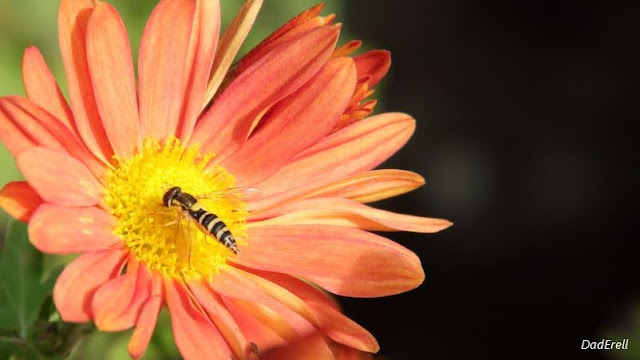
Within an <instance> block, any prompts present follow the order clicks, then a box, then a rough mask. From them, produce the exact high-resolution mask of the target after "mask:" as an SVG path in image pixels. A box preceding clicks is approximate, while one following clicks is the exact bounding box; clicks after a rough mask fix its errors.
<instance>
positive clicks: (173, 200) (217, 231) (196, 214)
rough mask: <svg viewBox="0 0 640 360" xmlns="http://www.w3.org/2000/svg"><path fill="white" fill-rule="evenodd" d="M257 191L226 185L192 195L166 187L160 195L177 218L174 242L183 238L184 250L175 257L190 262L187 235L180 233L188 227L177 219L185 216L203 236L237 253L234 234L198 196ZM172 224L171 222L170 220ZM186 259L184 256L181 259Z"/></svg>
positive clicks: (245, 194)
mask: <svg viewBox="0 0 640 360" xmlns="http://www.w3.org/2000/svg"><path fill="white" fill-rule="evenodd" d="M257 192H258V189H256V188H251V187H239V188H228V189H224V190H221V191H217V192H212V193H208V194H203V195H198V196H194V195H191V194H189V193H186V192H184V191H182V188H180V187H179V186H172V187H170V188H169V189H168V190H167V191H166V192H165V193H164V196H163V197H162V203H163V205H164V206H166V207H168V208H170V209H171V208H173V209H177V210H178V212H179V214H178V220H177V221H176V222H175V225H176V230H177V231H178V233H177V234H176V236H177V238H176V241H178V240H180V241H184V243H183V244H182V247H184V249H185V250H182V251H179V253H178V260H179V261H188V263H189V265H190V262H191V241H192V238H191V235H190V234H183V233H180V231H182V230H188V229H189V226H188V225H187V224H182V225H181V224H180V223H179V221H180V220H181V218H188V219H189V220H190V221H192V222H193V223H194V224H195V225H196V227H197V228H198V229H199V230H200V231H201V232H202V233H203V234H204V235H205V236H210V237H213V238H214V239H216V240H218V241H219V242H220V243H221V244H222V245H224V246H225V247H226V248H228V249H229V250H231V251H232V252H233V253H234V254H240V249H238V244H237V242H236V239H235V237H234V236H233V234H232V233H231V231H230V230H229V228H228V227H227V224H225V223H224V222H223V221H222V219H220V217H218V215H216V214H214V213H213V212H210V211H208V210H206V209H205V208H204V207H203V205H202V204H201V202H200V201H198V199H210V200H213V199H216V198H225V197H237V198H239V197H247V196H250V195H253V194H255V193H257ZM172 223H173V222H172ZM185 258H186V259H185Z"/></svg>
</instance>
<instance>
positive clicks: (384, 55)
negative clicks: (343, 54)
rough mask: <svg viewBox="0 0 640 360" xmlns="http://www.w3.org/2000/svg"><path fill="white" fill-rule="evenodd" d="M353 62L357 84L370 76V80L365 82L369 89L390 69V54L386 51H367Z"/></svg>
mask: <svg viewBox="0 0 640 360" xmlns="http://www.w3.org/2000/svg"><path fill="white" fill-rule="evenodd" d="M353 60H354V61H355V62H356V68H357V69H358V82H360V81H361V80H363V79H365V78H366V77H369V76H370V77H371V79H370V80H368V81H367V82H368V84H369V87H373V86H374V85H376V84H377V83H378V82H379V81H380V80H381V79H382V78H383V77H384V76H385V75H386V74H387V72H388V71H389V68H390V67H391V53H390V52H388V51H386V50H372V51H367V52H366V53H364V54H362V55H358V56H355V57H354V58H353Z"/></svg>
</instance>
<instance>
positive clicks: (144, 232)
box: [0, 0, 450, 360]
mask: <svg viewBox="0 0 640 360" xmlns="http://www.w3.org/2000/svg"><path fill="white" fill-rule="evenodd" d="M260 5H261V1H258V0H256V1H252V0H249V1H247V3H246V4H245V6H244V7H243V8H242V9H241V10H240V12H239V13H238V15H237V17H236V19H235V20H234V21H233V22H232V24H231V25H230V26H229V28H228V29H227V30H226V32H225V34H224V35H223V36H222V37H221V38H220V41H218V32H219V26H220V18H219V15H220V9H219V3H218V1H217V0H162V1H160V3H159V4H158V6H157V7H156V9H155V10H154V12H153V13H152V15H151V17H150V19H149V21H148V23H147V25H146V28H145V31H144V34H143V36H142V40H141V45H140V47H141V48H140V54H139V60H138V78H137V81H136V77H135V75H134V69H133V60H132V55H131V50H130V48H129V40H128V37H127V32H126V30H125V27H124V25H123V23H122V20H121V19H120V16H119V15H118V13H117V12H116V10H115V9H114V8H113V7H112V6H111V5H109V4H107V3H104V2H96V1H92V0H62V3H61V5H60V12H59V21H58V23H59V40H60V48H61V51H62V56H63V60H64V66H65V70H66V75H67V82H68V88H69V100H70V101H69V103H67V102H66V100H65V98H64V97H63V95H62V94H61V92H60V90H59V88H58V86H57V84H56V81H55V79H54V78H53V76H52V75H51V73H50V71H49V69H48V67H47V65H46V64H45V62H44V60H43V58H42V56H41V55H40V53H39V52H38V50H37V49H36V48H29V49H27V50H26V52H25V55H24V61H23V69H22V70H23V76H24V85H25V89H26V93H27V98H23V97H4V98H1V99H0V137H1V140H2V141H3V142H4V143H5V145H6V146H7V148H8V149H9V150H10V151H11V153H12V154H13V155H14V156H15V157H16V159H17V164H18V167H19V169H20V170H21V172H22V173H23V175H24V177H25V179H26V181H24V182H14V183H10V184H8V185H7V186H6V187H5V188H4V189H2V191H1V193H0V204H1V205H2V207H3V208H4V209H5V210H6V211H8V212H9V213H10V214H11V215H12V216H14V217H15V218H18V219H20V220H23V221H27V222H29V235H30V239H31V241H32V243H33V244H34V245H35V246H36V247H37V248H38V249H40V250H42V251H43V252H47V253H51V254H68V253H81V255H80V256H79V257H78V258H76V259H75V260H74V261H73V262H72V263H71V264H69V265H68V266H67V268H66V269H65V270H64V272H63V273H62V274H61V275H60V277H59V279H58V281H57V284H56V287H55V289H54V300H55V304H56V306H57V308H58V310H59V313H60V316H61V317H62V319H64V320H65V321H70V322H86V321H91V320H93V321H94V322H95V324H96V326H97V327H98V328H99V329H100V330H103V331H119V330H123V329H127V328H132V327H135V330H134V332H133V335H132V338H131V341H130V343H129V352H130V354H131V356H132V357H134V358H139V357H140V356H142V354H143V353H144V351H145V349H146V347H147V344H148V342H149V339H150V337H151V334H152V332H153V329H154V327H155V323H156V319H157V316H158V313H159V311H160V309H161V308H162V307H163V306H164V305H166V306H167V307H168V309H169V312H170V314H171V320H172V326H173V332H174V337H175V341H176V344H177V346H178V349H179V350H180V352H181V354H182V355H183V356H184V357H185V358H186V359H204V358H206V359H225V360H226V359H230V358H238V359H244V358H248V357H251V356H253V355H252V354H254V352H255V351H254V350H255V348H256V345H257V348H258V349H267V348H269V347H271V346H275V345H279V344H283V343H286V342H289V341H292V340H294V339H297V338H299V337H300V336H303V335H305V334H307V333H309V332H311V331H317V330H320V331H322V333H323V334H325V336H327V337H328V338H330V339H332V341H335V342H337V343H341V344H345V345H347V346H349V347H352V348H356V349H360V350H364V351H369V352H375V351H377V350H378V344H377V343H376V341H375V339H374V338H373V337H372V336H371V335H370V334H369V333H368V332H367V331H366V330H364V329H363V328H361V327H360V326H359V325H357V324H356V323H354V322H353V321H351V320H349V319H348V318H347V317H345V316H344V315H342V314H341V313H340V311H339V310H338V309H337V307H336V305H335V304H334V303H333V301H332V300H331V298H330V297H328V296H327V295H326V294H325V293H324V292H322V291H321V290H319V288H318V287H320V288H323V289H326V290H328V291H329V292H331V293H334V294H339V295H344V296H354V297H376V296H386V295H392V294H397V293H400V292H404V291H407V290H410V289H412V288H415V287H416V286H418V285H419V284H420V283H421V282H422V281H423V279H424V273H423V270H422V267H421V264H420V261H419V259H418V257H417V256H416V255H415V254H413V253H412V252H411V251H409V250H407V249H406V248H404V247H402V246H400V245H398V244H396V243H394V242H392V241H390V240H388V239H386V238H384V237H382V236H379V235H375V234H372V233H370V232H368V231H367V230H374V231H388V230H403V231H414V232H435V231H439V230H441V229H444V228H446V227H447V226H449V225H450V223H449V222H448V221H446V220H440V219H431V218H422V217H417V216H409V215H401V214H395V213H391V212H387V211H383V210H378V209H375V208H372V207H369V206H367V205H364V204H363V203H367V202H372V201H376V200H380V199H384V198H387V197H391V196H394V195H398V194H401V193H405V192H407V191H410V190H412V189H415V188H417V187H419V186H420V185H422V184H423V183H424V181H423V179H422V178H421V177H420V176H419V175H417V174H414V173H412V172H408V171H400V170H371V169H373V168H375V167H376V166H377V165H378V164H380V163H381V162H382V161H384V160H385V159H387V158H388V157H389V156H391V155H392V154H393V153H395V152H396V151H397V150H398V149H399V148H400V147H402V146H403V144H404V143H405V142H406V141H407V140H408V139H409V137H410V136H411V134H412V132H413V130H414V126H415V122H414V120H413V119H412V118H411V117H410V116H408V115H405V114H400V113H387V114H382V115H377V116H372V117H367V116H368V114H369V113H370V112H371V110H372V109H373V107H374V105H375V101H371V100H369V101H367V100H366V99H367V98H368V97H369V96H370V95H371V88H372V87H373V86H374V85H375V84H376V83H377V82H378V81H379V80H380V78H381V77H382V76H384V74H385V73H386V71H387V69H388V67H389V64H390V58H389V54H388V53H387V52H384V51H371V52H368V53H364V54H362V55H359V56H355V57H352V56H351V53H352V52H353V51H354V50H355V49H356V48H357V47H358V46H359V43H358V42H350V43H347V44H346V45H344V46H342V47H340V48H336V46H335V44H336V41H337V38H338V34H339V31H340V28H339V26H338V25H333V24H332V21H333V16H327V17H322V16H319V15H318V14H319V11H320V7H315V8H312V9H310V10H308V11H306V12H304V13H302V14H300V15H299V16H297V17H296V18H295V19H293V20H292V21H290V22H289V23H287V24H286V25H285V26H283V27H282V28H281V29H279V30H278V31H277V32H276V33H274V34H273V35H272V36H270V37H269V38H267V39H266V40H265V41H264V42H263V43H262V44H261V45H259V46H258V47H256V48H255V49H254V50H253V51H251V52H250V53H249V54H247V55H246V56H245V57H244V58H243V59H242V60H240V61H239V62H238V63H237V64H236V65H235V66H234V67H231V63H232V60H233V58H234V57H235V55H236V52H237V50H238V48H239V46H240V43H241V42H242V41H243V39H244V38H245V36H246V34H247V32H248V31H249V29H250V28H251V26H252V23H253V20H254V19H255V17H256V14H257V12H258V9H259V7H260ZM212 99H213V100H212ZM167 186H180V187H181V188H182V189H183V191H185V192H187V193H189V194H193V195H194V196H196V197H197V194H204V193H212V192H214V193H215V192H218V193H220V192H222V191H224V190H225V189H228V188H237V187H251V188H255V189H258V190H259V194H258V196H257V197H241V196H239V194H236V193H234V192H230V194H231V195H229V196H224V197H222V196H221V197H218V198H217V199H216V198H202V199H201V203H202V206H204V207H205V208H206V209H207V210H208V211H210V212H212V213H214V214H216V215H217V216H218V217H219V218H220V219H222V220H223V221H224V223H226V224H227V225H228V227H229V231H230V232H231V233H232V234H233V235H234V236H235V238H236V239H237V241H238V246H239V249H240V254H235V253H234V252H232V251H230V250H229V249H228V248H226V247H225V246H223V245H222V244H220V243H219V242H217V241H215V239H213V240H212V238H211V237H210V236H205V235H204V232H203V231H201V228H199V227H198V226H196V224H195V222H194V221H190V220H189V219H187V221H186V222H185V221H182V222H178V223H177V224H178V225H170V224H172V223H173V224H176V221H177V220H178V219H179V216H178V215H179V213H180V211H179V210H178V211H177V212H176V211H174V210H175V209H172V208H170V207H167V206H165V205H164V204H163V202H162V199H163V195H164V193H165V192H166V191H167ZM187 229H189V231H188V232H187V234H188V235H187V236H185V235H180V234H184V232H183V231H184V230H187ZM185 253H186V254H188V261H185V260H184V259H185V256H184V254H185ZM311 284H316V285H317V286H318V287H316V286H315V285H311Z"/></svg>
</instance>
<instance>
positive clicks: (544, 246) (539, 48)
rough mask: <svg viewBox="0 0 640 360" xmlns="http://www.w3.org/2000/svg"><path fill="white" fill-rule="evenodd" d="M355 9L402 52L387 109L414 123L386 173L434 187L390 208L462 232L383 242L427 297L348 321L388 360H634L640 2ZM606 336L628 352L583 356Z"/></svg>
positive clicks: (461, 1) (450, 1)
mask: <svg viewBox="0 0 640 360" xmlns="http://www.w3.org/2000/svg"><path fill="white" fill-rule="evenodd" d="M347 4H348V5H347V6H348V10H349V11H348V14H347V15H346V16H341V17H340V18H339V20H344V21H345V23H347V24H348V25H349V30H350V31H351V33H353V34H358V36H360V37H361V38H362V39H363V40H365V41H367V40H369V39H375V43H373V44H371V42H368V43H369V44H371V45H372V46H374V47H380V48H385V49H388V50H390V51H391V52H392V56H393V63H392V68H391V72H390V73H389V75H388V77H387V79H386V80H385V82H384V83H383V90H382V93H383V95H382V96H381V97H383V98H384V104H382V105H383V107H382V108H379V110H385V111H403V112H407V113H409V114H411V115H413V116H414V117H415V118H416V119H417V124H418V125H417V131H416V134H415V135H414V137H413V138H412V139H411V140H410V142H409V144H408V145H407V146H406V147H405V148H403V149H402V150H401V151H400V152H399V153H398V154H397V155H395V156H394V157H393V158H392V159H391V160H389V161H388V162H387V163H385V164H384V166H383V167H387V168H401V169H410V170H414V171H416V172H419V173H421V174H422V175H423V176H425V178H426V179H427V186H426V187H424V188H421V189H419V190H418V191H416V192H413V193H411V194H410V195H405V196H402V197H400V198H397V199H394V200H390V201H385V203H384V204H382V205H383V207H386V208H392V209H394V210H396V211H400V212H406V213H412V214H419V215H424V216H433V217H443V218H447V219H450V220H452V221H453V222H454V223H455V225H454V226H453V227H452V228H449V229H447V230H445V231H443V232H442V233H439V234H435V235H431V234H427V235H419V234H402V233H396V234H387V235H388V236H389V237H391V238H393V239H394V240H397V241H399V242H401V243H402V244H404V245H405V246H407V247H408V248H410V249H412V250H414V251H415V252H416V253H417V254H418V255H419V256H420V258H421V259H422V262H423V265H424V267H425V270H426V272H427V279H426V282H425V284H423V285H422V286H421V287H420V288H418V289H417V290H414V291H412V292H409V293H406V294H402V295H399V296H394V297H390V298H383V299H376V300H370V299H342V301H343V303H344V304H345V305H344V306H345V311H346V313H347V314H348V315H350V316H351V317H352V318H354V319H356V320H357V321H358V322H360V323H361V324H363V325H364V326H365V327H366V328H367V329H369V330H370V331H371V332H372V333H373V334H375V335H376V337H377V338H378V340H379V341H380V343H381V344H382V350H381V355H383V356H384V357H385V358H388V359H391V360H405V359H408V360H411V359H497V358H505V359H506V358H508V359H550V358H554V359H555V358H564V359H566V358H577V359H594V358H603V359H627V358H632V355H631V354H632V353H636V354H638V352H639V351H640V325H639V324H640V321H637V319H640V316H639V315H640V306H639V305H638V304H640V279H639V278H638V262H637V259H638V253H639V248H640V246H639V244H638V238H639V237H638V230H637V226H638V225H637V224H638V221H637V219H636V217H635V216H634V214H632V212H633V211H634V210H637V204H638V185H639V184H640V182H639V181H638V180H639V179H638V175H637V174H636V173H637V171H635V170H636V168H637V167H638V164H639V163H640V162H639V160H640V159H639V152H638V148H637V146H635V140H636V139H637V138H638V130H639V125H638V120H639V117H638V115H639V113H640V111H639V105H638V104H639V100H640V92H639V91H638V90H637V89H638V84H639V83H640V76H639V72H638V67H639V66H640V56H639V51H638V50H639V46H640V2H629V3H626V4H625V3H622V2H618V1H506V0H504V1H493V2H481V1H469V0H438V1H434V0H426V1H406V0H405V1H371V0H366V1H365V0H350V1H348V2H347ZM372 314H375V315H372ZM603 337H609V338H613V339H617V338H624V337H630V338H631V340H630V348H631V350H629V351H627V352H621V351H618V352H616V351H606V352H599V351H589V350H579V349H580V345H581V342H582V340H583V339H590V340H600V339H602V338H603ZM634 337H635V339H636V340H635V342H634ZM634 356H636V355H634Z"/></svg>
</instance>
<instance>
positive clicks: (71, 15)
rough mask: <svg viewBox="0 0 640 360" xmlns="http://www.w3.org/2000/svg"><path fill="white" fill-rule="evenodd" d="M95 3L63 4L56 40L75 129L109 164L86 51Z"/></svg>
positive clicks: (77, 0) (87, 0)
mask: <svg viewBox="0 0 640 360" xmlns="http://www.w3.org/2000/svg"><path fill="white" fill-rule="evenodd" d="M94 3H95V1H93V0H62V2H61V3H60V10H59V12H58V39H59V41H60V51H61V53H62V60H63V62H64V68H65V72H66V74H67V85H68V87H69V98H70V100H71V110H72V111H73V117H74V121H75V125H76V128H77V129H78V132H79V133H80V136H81V137H82V140H84V143H85V144H87V147H88V148H89V149H90V150H91V152H92V153H93V154H94V155H95V156H96V157H97V158H99V159H101V160H102V161H104V162H105V163H108V162H109V161H108V159H111V156H112V155H113V150H112V149H111V144H109V139H108V138H107V134H106V132H105V130H104V127H103V126H102V121H101V119H100V115H99V112H98V107H97V106H96V102H95V97H94V94H93V85H92V84H91V75H90V73H89V64H88V58H87V50H86V34H87V24H88V23H89V18H90V17H91V13H92V12H93V10H94V6H95V5H94Z"/></svg>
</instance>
